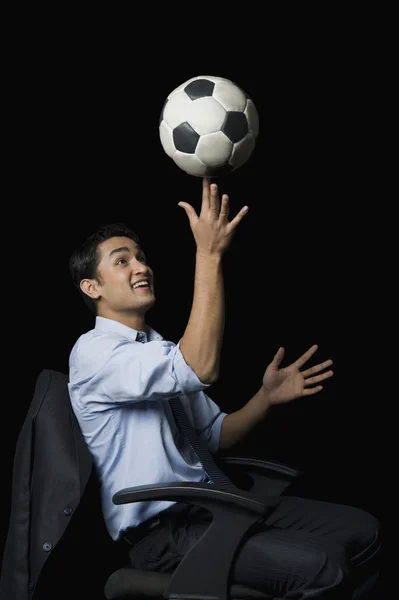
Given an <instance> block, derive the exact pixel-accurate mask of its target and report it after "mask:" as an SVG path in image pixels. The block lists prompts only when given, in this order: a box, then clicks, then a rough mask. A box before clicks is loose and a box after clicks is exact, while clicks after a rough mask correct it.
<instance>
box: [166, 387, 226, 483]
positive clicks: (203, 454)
mask: <svg viewBox="0 0 399 600" xmlns="http://www.w3.org/2000/svg"><path fill="white" fill-rule="evenodd" d="M169 404H170V407H171V409H172V412H173V414H174V416H175V419H176V423H177V425H178V426H179V427H180V429H181V431H182V432H183V434H184V436H185V438H186V440H187V441H188V443H189V444H190V446H191V448H192V449H193V451H194V452H195V454H196V455H197V458H198V460H199V461H200V463H201V465H202V467H203V469H204V471H205V473H206V474H207V475H208V477H209V479H210V480H211V483H214V484H216V485H227V486H230V487H236V486H235V485H234V484H233V483H232V482H231V481H230V480H229V478H228V477H227V476H226V475H225V474H224V473H223V471H222V470H221V469H219V467H218V466H217V464H216V462H215V461H214V459H213V456H212V454H211V453H210V452H209V450H208V446H207V444H206V443H205V442H204V440H203V439H202V438H201V437H200V436H199V435H198V433H197V432H196V431H195V429H194V427H193V426H192V425H191V423H190V421H189V419H188V417H187V414H186V411H185V410H184V406H183V404H182V403H181V401H180V398H172V399H171V400H169Z"/></svg>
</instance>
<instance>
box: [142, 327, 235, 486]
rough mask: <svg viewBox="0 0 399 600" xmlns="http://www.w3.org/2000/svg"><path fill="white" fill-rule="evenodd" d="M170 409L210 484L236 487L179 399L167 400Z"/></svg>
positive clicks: (143, 337)
mask: <svg viewBox="0 0 399 600" xmlns="http://www.w3.org/2000/svg"><path fill="white" fill-rule="evenodd" d="M136 341H137V342H141V343H145V335H144V334H143V333H142V332H138V333H137V336H136ZM169 404H170V407H171V409H172V412H173V415H174V417H175V420H176V424H177V426H178V427H179V428H180V430H181V431H182V433H183V435H184V437H185V438H186V440H187V442H188V443H189V444H190V446H191V448H192V450H193V451H194V452H195V454H196V456H197V458H198V460H199V461H200V463H201V465H202V467H203V469H204V471H205V473H206V474H207V475H208V477H209V479H210V480H211V483H214V484H216V485H221V486H222V485H226V486H229V487H236V486H235V485H234V484H233V483H232V482H231V481H230V479H229V478H228V477H227V476H226V475H225V474H224V473H223V471H222V470H221V469H219V467H218V466H217V464H216V462H215V461H214V459H213V456H212V454H211V453H210V452H209V450H208V446H207V444H206V443H205V442H204V440H203V439H202V438H201V437H200V436H199V435H198V433H197V432H196V431H195V429H194V427H193V426H192V425H191V423H190V420H189V418H188V417H187V414H186V411H185V410H184V406H183V404H182V403H181V401H180V398H172V399H171V400H169Z"/></svg>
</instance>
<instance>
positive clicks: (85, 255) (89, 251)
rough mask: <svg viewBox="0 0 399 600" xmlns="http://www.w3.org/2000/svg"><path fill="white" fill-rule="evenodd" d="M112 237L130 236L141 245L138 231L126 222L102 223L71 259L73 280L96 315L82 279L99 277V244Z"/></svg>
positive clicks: (70, 265) (70, 269)
mask: <svg viewBox="0 0 399 600" xmlns="http://www.w3.org/2000/svg"><path fill="white" fill-rule="evenodd" d="M112 237H128V238H130V239H132V240H133V241H135V242H136V243H137V244H138V245H140V241H139V237H138V235H137V233H135V232H134V231H132V230H131V229H129V227H127V226H126V225H125V224H124V223H114V224H112V225H101V226H100V227H99V228H98V229H97V231H95V232H94V233H93V234H92V235H90V236H89V237H88V238H87V239H86V240H85V241H84V242H83V244H81V245H80V246H79V247H78V248H75V250H74V251H73V253H72V255H71V257H70V259H69V272H70V275H71V277H72V281H73V283H74V284H75V286H76V288H77V290H78V291H79V293H80V295H81V297H82V298H83V301H84V303H85V304H86V305H87V306H88V308H89V309H90V311H91V312H92V313H93V314H94V315H96V314H97V309H96V303H95V301H94V300H92V299H91V298H89V296H87V294H85V293H84V292H82V290H81V289H80V282H81V281H82V279H96V278H98V273H97V268H98V265H99V263H100V260H101V254H100V252H99V249H98V246H99V244H101V242H105V240H108V239H109V238H112Z"/></svg>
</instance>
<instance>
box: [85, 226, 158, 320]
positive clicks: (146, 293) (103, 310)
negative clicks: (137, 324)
mask: <svg viewBox="0 0 399 600" xmlns="http://www.w3.org/2000/svg"><path fill="white" fill-rule="evenodd" d="M99 251H100V253H101V260H100V263H99V265H98V269H97V273H98V282H97V281H96V282H95V283H94V284H93V288H92V289H93V290H94V294H95V296H94V297H96V298H97V299H98V300H99V314H101V315H103V316H112V315H113V314H115V313H132V312H133V313H135V314H137V315H141V316H143V315H144V314H145V313H146V312H147V311H148V309H149V308H151V307H152V306H153V305H154V303H155V295H154V281H153V272H152V270H151V269H150V267H149V266H148V265H147V264H146V257H145V254H144V252H143V251H142V250H141V248H140V247H139V246H138V245H137V244H136V242H135V241H133V240H131V239H130V238H127V237H113V238H110V239H108V240H106V241H105V242H102V243H101V244H100V245H99ZM142 280H147V281H148V285H146V286H139V287H137V285H136V284H137V282H139V281H142ZM90 281H93V280H90ZM94 281H95V280H94Z"/></svg>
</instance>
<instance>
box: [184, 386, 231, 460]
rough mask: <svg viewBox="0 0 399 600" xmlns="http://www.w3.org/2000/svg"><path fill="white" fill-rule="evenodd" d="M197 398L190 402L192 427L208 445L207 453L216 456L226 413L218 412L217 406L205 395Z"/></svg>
mask: <svg viewBox="0 0 399 600" xmlns="http://www.w3.org/2000/svg"><path fill="white" fill-rule="evenodd" d="M199 396H200V397H197V398H196V399H195V400H194V401H193V402H191V411H192V414H193V419H194V427H195V429H196V430H197V433H198V434H199V435H200V436H201V438H202V439H203V440H204V441H205V442H206V443H207V444H208V448H209V451H210V452H212V453H213V454H216V452H218V450H219V447H220V432H221V429H222V423H223V419H224V418H225V417H226V416H227V413H225V412H223V411H222V410H220V408H219V406H218V405H217V404H216V403H215V402H214V401H213V400H211V398H209V396H207V395H206V394H205V393H202V394H199Z"/></svg>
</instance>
